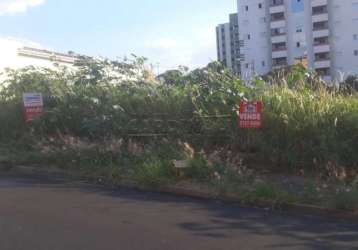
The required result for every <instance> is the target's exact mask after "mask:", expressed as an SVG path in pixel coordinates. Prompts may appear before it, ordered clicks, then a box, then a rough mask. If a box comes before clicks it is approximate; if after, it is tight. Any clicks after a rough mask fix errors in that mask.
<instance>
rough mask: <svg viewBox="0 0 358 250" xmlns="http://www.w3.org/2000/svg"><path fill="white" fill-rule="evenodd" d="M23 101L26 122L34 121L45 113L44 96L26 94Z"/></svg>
mask: <svg viewBox="0 0 358 250" xmlns="http://www.w3.org/2000/svg"><path fill="white" fill-rule="evenodd" d="M23 101H24V107H25V120H26V122H30V121H33V120H34V119H36V118H37V117H39V116H40V115H42V113H43V99H42V94H39V93H25V94H23Z"/></svg>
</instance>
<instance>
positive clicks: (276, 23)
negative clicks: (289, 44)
mask: <svg viewBox="0 0 358 250" xmlns="http://www.w3.org/2000/svg"><path fill="white" fill-rule="evenodd" d="M270 28H271V29H279V28H286V20H285V19H283V20H281V21H274V22H271V24H270Z"/></svg>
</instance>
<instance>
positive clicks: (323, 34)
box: [312, 28, 330, 38]
mask: <svg viewBox="0 0 358 250" xmlns="http://www.w3.org/2000/svg"><path fill="white" fill-rule="evenodd" d="M312 35H313V38H319V37H327V36H329V35H330V32H329V29H328V28H327V29H321V30H313V34H312Z"/></svg>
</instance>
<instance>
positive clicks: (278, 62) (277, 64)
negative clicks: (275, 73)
mask: <svg viewBox="0 0 358 250" xmlns="http://www.w3.org/2000/svg"><path fill="white" fill-rule="evenodd" d="M287 66H288V63H287V57H281V58H274V59H273V60H272V68H273V69H279V68H284V67H287Z"/></svg>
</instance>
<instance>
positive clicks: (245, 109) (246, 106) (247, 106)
mask: <svg viewBox="0 0 358 250" xmlns="http://www.w3.org/2000/svg"><path fill="white" fill-rule="evenodd" d="M262 107H263V105H262V102H244V101H242V102H240V112H239V127H240V128H246V129H249V128H261V127H262Z"/></svg>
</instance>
